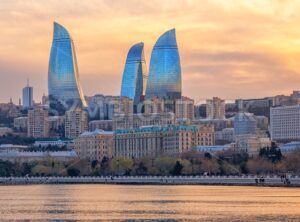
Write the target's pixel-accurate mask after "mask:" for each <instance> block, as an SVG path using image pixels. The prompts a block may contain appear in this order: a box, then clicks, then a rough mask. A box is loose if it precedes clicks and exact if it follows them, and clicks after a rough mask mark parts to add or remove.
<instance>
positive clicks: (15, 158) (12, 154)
mask: <svg viewBox="0 0 300 222" xmlns="http://www.w3.org/2000/svg"><path fill="white" fill-rule="evenodd" d="M77 158H78V157H77V154H76V152H75V151H74V150H71V151H56V152H48V151H45V152H22V151H7V152H0V159H1V160H3V161H10V162H16V163H29V162H35V161H44V160H52V161H54V160H55V162H69V161H73V160H76V159H77Z"/></svg>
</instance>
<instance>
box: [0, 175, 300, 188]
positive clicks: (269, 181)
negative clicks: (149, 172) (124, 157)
mask: <svg viewBox="0 0 300 222" xmlns="http://www.w3.org/2000/svg"><path fill="white" fill-rule="evenodd" d="M260 178H261V177H258V176H228V177H227V176H194V177H193V176H178V177H164V176H161V177H159V176H108V177H91V176H86V177H0V185H3V186H6V185H8V186H9V185H34V184H41V185H42V184H47V185H49V184H111V185H114V184H116V185H118V184H119V185H202V186H204V185H213V186H256V187H300V177H299V176H296V177H291V178H288V181H289V183H286V181H285V180H283V179H282V178H281V177H277V176H273V177H272V176H266V177H264V178H263V180H261V181H260V180H259V179H260Z"/></svg>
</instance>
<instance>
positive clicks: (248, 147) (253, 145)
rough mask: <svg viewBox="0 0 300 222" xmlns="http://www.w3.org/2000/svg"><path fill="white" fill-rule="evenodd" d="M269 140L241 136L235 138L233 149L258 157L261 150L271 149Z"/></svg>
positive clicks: (253, 136)
mask: <svg viewBox="0 0 300 222" xmlns="http://www.w3.org/2000/svg"><path fill="white" fill-rule="evenodd" d="M271 143H272V142H271V140H270V138H267V137H260V136H259V135H255V134H243V135H238V136H235V145H234V148H235V149H236V150H238V151H245V152H247V153H248V154H249V155H258V154H259V150H260V149H262V148H268V147H271Z"/></svg>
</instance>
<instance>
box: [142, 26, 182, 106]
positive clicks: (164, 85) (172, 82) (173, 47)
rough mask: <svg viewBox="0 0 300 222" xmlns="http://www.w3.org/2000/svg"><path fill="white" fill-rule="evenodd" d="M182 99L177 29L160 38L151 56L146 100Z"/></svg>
mask: <svg viewBox="0 0 300 222" xmlns="http://www.w3.org/2000/svg"><path fill="white" fill-rule="evenodd" d="M152 97H158V98H162V99H172V100H173V99H180V98H181V66H180V57H179V52H178V47H177V42H176V34H175V29H171V30H169V31H167V32H165V33H164V34H163V35H162V36H160V37H159V39H158V40H157V42H156V43H155V45H154V48H153V50H152V54H151V61H150V69H149V78H148V83H147V89H146V99H151V98H152Z"/></svg>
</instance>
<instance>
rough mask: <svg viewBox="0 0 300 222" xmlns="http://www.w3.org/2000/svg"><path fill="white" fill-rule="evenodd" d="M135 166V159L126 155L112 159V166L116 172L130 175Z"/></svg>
mask: <svg viewBox="0 0 300 222" xmlns="http://www.w3.org/2000/svg"><path fill="white" fill-rule="evenodd" d="M132 166H133V160H132V159H129V158H126V157H116V158H113V159H112V161H111V168H112V171H113V172H114V174H117V175H129V174H130V172H131V170H132Z"/></svg>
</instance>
